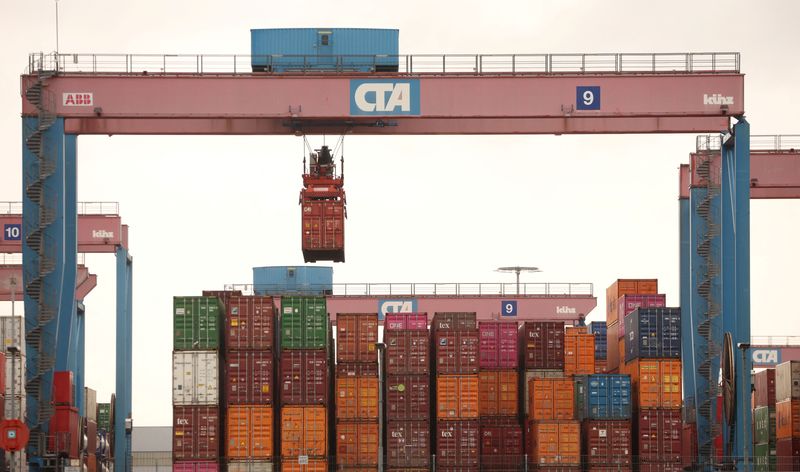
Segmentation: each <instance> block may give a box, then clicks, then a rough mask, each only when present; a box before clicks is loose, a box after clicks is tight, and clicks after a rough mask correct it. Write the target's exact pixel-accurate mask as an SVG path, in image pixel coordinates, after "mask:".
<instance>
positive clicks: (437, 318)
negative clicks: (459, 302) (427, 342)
mask: <svg viewBox="0 0 800 472" xmlns="http://www.w3.org/2000/svg"><path fill="white" fill-rule="evenodd" d="M440 330H445V331H477V330H478V316H477V314H476V313H450V312H446V313H434V314H433V322H432V323H431V331H434V332H436V331H440Z"/></svg>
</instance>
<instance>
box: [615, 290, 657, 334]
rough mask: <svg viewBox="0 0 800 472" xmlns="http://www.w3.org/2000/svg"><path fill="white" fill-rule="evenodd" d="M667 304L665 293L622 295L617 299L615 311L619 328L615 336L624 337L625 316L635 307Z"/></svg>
mask: <svg viewBox="0 0 800 472" xmlns="http://www.w3.org/2000/svg"><path fill="white" fill-rule="evenodd" d="M665 306H667V296H666V295H623V296H621V297H619V299H618V300H617V313H618V314H619V317H620V319H619V320H618V323H619V329H618V331H617V336H619V337H620V338H624V337H625V317H626V316H628V315H630V314H631V313H633V311H634V310H636V309H637V308H640V307H642V308H651V307H665Z"/></svg>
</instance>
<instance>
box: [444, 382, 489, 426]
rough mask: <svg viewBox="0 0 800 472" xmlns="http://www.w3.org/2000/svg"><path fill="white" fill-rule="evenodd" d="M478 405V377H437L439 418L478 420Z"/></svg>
mask: <svg viewBox="0 0 800 472" xmlns="http://www.w3.org/2000/svg"><path fill="white" fill-rule="evenodd" d="M478 404H479V401H478V376H477V375H440V376H437V377H436V417H437V418H440V419H471V418H477V417H478V414H479V413H478Z"/></svg>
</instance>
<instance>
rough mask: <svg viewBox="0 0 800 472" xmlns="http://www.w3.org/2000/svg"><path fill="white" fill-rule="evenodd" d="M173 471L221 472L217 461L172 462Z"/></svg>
mask: <svg viewBox="0 0 800 472" xmlns="http://www.w3.org/2000/svg"><path fill="white" fill-rule="evenodd" d="M204 296H205V295H204ZM172 472H219V463H218V462H216V461H176V462H174V463H173V464H172Z"/></svg>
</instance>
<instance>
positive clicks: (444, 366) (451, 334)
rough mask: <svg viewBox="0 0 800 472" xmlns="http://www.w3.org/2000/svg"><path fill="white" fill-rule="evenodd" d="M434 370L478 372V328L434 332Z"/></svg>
mask: <svg viewBox="0 0 800 472" xmlns="http://www.w3.org/2000/svg"><path fill="white" fill-rule="evenodd" d="M432 342H433V349H434V359H433V361H434V370H435V371H436V373H437V374H477V373H478V351H479V339H478V330H477V329H475V330H472V331H448V330H444V329H440V330H437V331H434V332H433V340H432Z"/></svg>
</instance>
